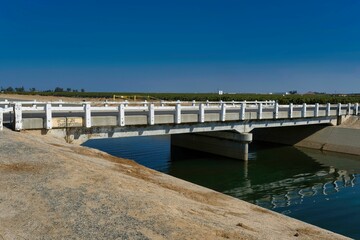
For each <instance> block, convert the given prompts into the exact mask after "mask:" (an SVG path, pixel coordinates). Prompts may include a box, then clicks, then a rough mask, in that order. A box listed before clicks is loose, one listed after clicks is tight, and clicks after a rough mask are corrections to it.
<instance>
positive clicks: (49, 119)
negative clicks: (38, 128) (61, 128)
mask: <svg viewBox="0 0 360 240" xmlns="http://www.w3.org/2000/svg"><path fill="white" fill-rule="evenodd" d="M45 114H46V118H45V128H46V129H52V110H51V104H50V103H47V104H46V105H45Z"/></svg>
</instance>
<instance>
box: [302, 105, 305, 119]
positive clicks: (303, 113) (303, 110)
mask: <svg viewBox="0 0 360 240" xmlns="http://www.w3.org/2000/svg"><path fill="white" fill-rule="evenodd" d="M302 117H303V118H306V103H304V104H303V108H302Z"/></svg>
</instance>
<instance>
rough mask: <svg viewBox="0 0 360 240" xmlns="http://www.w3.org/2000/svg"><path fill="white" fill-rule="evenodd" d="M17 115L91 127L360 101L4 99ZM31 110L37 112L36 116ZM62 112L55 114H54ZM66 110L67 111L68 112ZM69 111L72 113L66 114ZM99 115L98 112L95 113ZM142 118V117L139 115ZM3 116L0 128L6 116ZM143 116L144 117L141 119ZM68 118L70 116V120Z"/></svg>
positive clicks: (254, 115)
mask: <svg viewBox="0 0 360 240" xmlns="http://www.w3.org/2000/svg"><path fill="white" fill-rule="evenodd" d="M9 112H10V113H11V114H13V115H14V117H13V119H14V129H15V130H17V131H20V130H23V129H38V128H45V129H52V128H63V127H64V126H65V127H69V126H68V125H67V124H65V125H64V124H57V125H56V124H54V120H57V121H58V122H59V121H60V120H61V121H65V120H62V119H60V118H67V117H69V118H70V117H71V116H72V115H71V114H73V115H74V114H75V115H76V117H80V118H81V120H79V122H78V123H77V125H76V126H78V127H79V126H81V127H86V128H90V127H92V126H99V124H95V123H93V121H94V120H95V119H94V118H95V117H97V118H100V117H107V116H112V117H115V118H116V120H114V121H116V122H115V123H114V121H113V120H112V122H111V125H115V126H128V125H139V124H140V125H155V124H181V123H204V122H225V121H244V120H263V119H285V118H288V119H292V118H294V119H295V118H309V117H312V118H316V117H330V116H341V115H351V114H353V115H358V114H359V104H358V103H356V104H350V103H349V104H340V103H339V104H330V103H328V104H311V105H309V104H306V103H304V104H302V105H294V104H289V105H280V104H278V103H277V102H274V101H261V102H259V101H252V102H246V101H243V102H235V101H231V102H222V101H220V102H209V101H207V102H195V101H192V102H180V101H176V102H164V101H163V102H161V101H160V102H156V103H153V102H146V101H144V102H126V101H124V102H62V101H58V102H37V101H32V102H24V101H21V102H9V101H4V102H0V117H2V119H3V114H4V113H9ZM31 114H34V115H36V117H32V116H31ZM59 114H60V115H61V114H62V115H61V116H53V115H59ZM64 114H65V115H64ZM66 114H68V115H66ZM95 115H96V116H95ZM31 118H34V119H35V118H36V119H37V120H38V122H39V121H42V122H41V123H37V124H36V126H24V125H23V123H24V120H27V119H31ZM136 118H138V119H136ZM2 119H1V122H0V123H1V125H0V128H2V123H3V120H2ZM139 119H140V120H139ZM66 121H67V120H66ZM74 121H75V120H74Z"/></svg>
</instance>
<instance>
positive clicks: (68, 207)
mask: <svg viewBox="0 0 360 240" xmlns="http://www.w3.org/2000/svg"><path fill="white" fill-rule="evenodd" d="M0 156H1V158H0V172H1V174H0V186H1V191H0V237H1V238H3V239H14V238H25V239H39V238H51V239H64V238H78V239H116V238H119V239H221V238H224V239H265V238H266V239H293V238H299V239H315V238H316V239H345V237H343V236H341V235H338V234H335V233H332V232H329V231H326V230H323V229H321V228H318V227H315V226H313V225H310V224H306V223H303V222H300V221H298V220H295V219H292V218H289V217H286V216H283V215H280V214H278V213H274V212H271V211H268V210H265V209H263V208H260V207H257V206H255V205H252V204H249V203H246V202H243V201H241V200H238V199H235V198H232V197H229V196H226V195H223V194H220V193H218V192H215V191H212V190H209V189H207V188H204V187H200V186H198V185H195V184H191V183H189V182H185V181H183V180H180V179H177V178H174V177H171V176H169V175H165V174H162V173H159V172H156V171H153V170H150V169H148V168H145V167H143V166H141V165H139V164H136V163H134V162H133V161H130V160H125V159H120V158H116V157H113V156H111V155H108V154H105V153H103V152H100V151H97V150H93V149H89V148H85V147H81V146H75V145H71V144H66V143H64V141H63V140H60V139H54V138H51V137H49V136H41V135H33V134H30V133H16V132H12V131H8V130H5V131H4V132H2V133H1V134H0Z"/></svg>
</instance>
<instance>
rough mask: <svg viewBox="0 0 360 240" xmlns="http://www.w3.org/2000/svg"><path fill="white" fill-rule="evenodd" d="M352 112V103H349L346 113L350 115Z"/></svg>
mask: <svg viewBox="0 0 360 240" xmlns="http://www.w3.org/2000/svg"><path fill="white" fill-rule="evenodd" d="M350 112H351V103H348V106H347V110H346V115H350Z"/></svg>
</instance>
